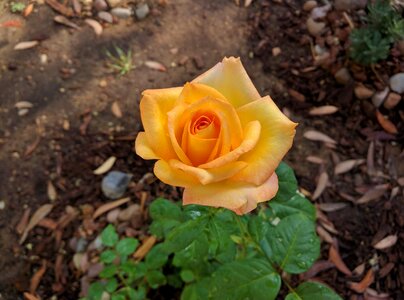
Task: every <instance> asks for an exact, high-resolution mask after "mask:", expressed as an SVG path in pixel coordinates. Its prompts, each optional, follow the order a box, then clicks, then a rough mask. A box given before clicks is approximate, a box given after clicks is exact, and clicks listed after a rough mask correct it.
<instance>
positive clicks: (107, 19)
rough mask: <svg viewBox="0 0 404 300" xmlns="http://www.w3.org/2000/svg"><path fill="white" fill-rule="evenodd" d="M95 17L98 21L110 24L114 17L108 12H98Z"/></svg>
mask: <svg viewBox="0 0 404 300" xmlns="http://www.w3.org/2000/svg"><path fill="white" fill-rule="evenodd" d="M97 16H98V18H99V19H100V20H103V21H104V22H107V23H111V24H112V23H114V17H113V16H112V15H111V14H110V13H109V12H106V11H99V12H98V14H97Z"/></svg>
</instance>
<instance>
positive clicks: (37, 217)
mask: <svg viewBox="0 0 404 300" xmlns="http://www.w3.org/2000/svg"><path fill="white" fill-rule="evenodd" d="M52 208H53V205H52V204H44V205H42V206H41V207H40V208H38V209H37V210H36V211H35V213H34V214H33V215H32V217H31V220H30V221H29V223H28V225H27V227H26V228H25V230H24V232H23V234H22V236H21V239H20V245H21V244H22V243H24V241H25V239H26V238H27V236H28V233H29V232H30V231H31V229H32V228H34V227H35V226H36V225H37V224H38V223H39V222H40V221H41V220H42V219H43V218H45V217H46V216H47V215H48V214H49V213H50V212H51V211H52Z"/></svg>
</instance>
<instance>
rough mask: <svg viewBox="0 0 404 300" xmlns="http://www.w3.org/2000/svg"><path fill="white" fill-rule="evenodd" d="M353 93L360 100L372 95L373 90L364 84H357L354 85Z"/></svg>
mask: <svg viewBox="0 0 404 300" xmlns="http://www.w3.org/2000/svg"><path fill="white" fill-rule="evenodd" d="M354 93H355V96H356V98H358V99H361V100H362V99H368V98H370V97H372V96H373V94H374V93H375V92H374V91H373V90H371V89H369V88H367V87H366V86H364V85H358V86H356V87H355V89H354Z"/></svg>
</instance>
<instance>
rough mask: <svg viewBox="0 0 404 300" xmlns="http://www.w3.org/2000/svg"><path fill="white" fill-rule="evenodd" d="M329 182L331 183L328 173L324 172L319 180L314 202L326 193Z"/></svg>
mask: <svg viewBox="0 0 404 300" xmlns="http://www.w3.org/2000/svg"><path fill="white" fill-rule="evenodd" d="M328 181H329V179H328V174H327V172H325V171H324V172H322V173H321V174H320V177H319V178H318V182H317V187H316V190H315V191H314V193H313V197H312V199H313V200H316V199H317V198H318V197H320V196H321V194H322V193H323V192H324V191H325V189H326V187H327V184H328Z"/></svg>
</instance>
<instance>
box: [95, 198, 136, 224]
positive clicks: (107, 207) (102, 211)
mask: <svg viewBox="0 0 404 300" xmlns="http://www.w3.org/2000/svg"><path fill="white" fill-rule="evenodd" d="M129 201H130V198H129V197H127V198H122V199H119V200H116V201H113V202H109V203H106V204H104V205H101V206H100V207H98V208H97V210H96V211H95V212H94V214H93V219H97V218H98V217H99V216H101V215H103V214H105V213H106V212H107V211H110V210H111V209H114V208H116V207H118V206H121V205H122V204H125V203H127V202H129Z"/></svg>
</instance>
